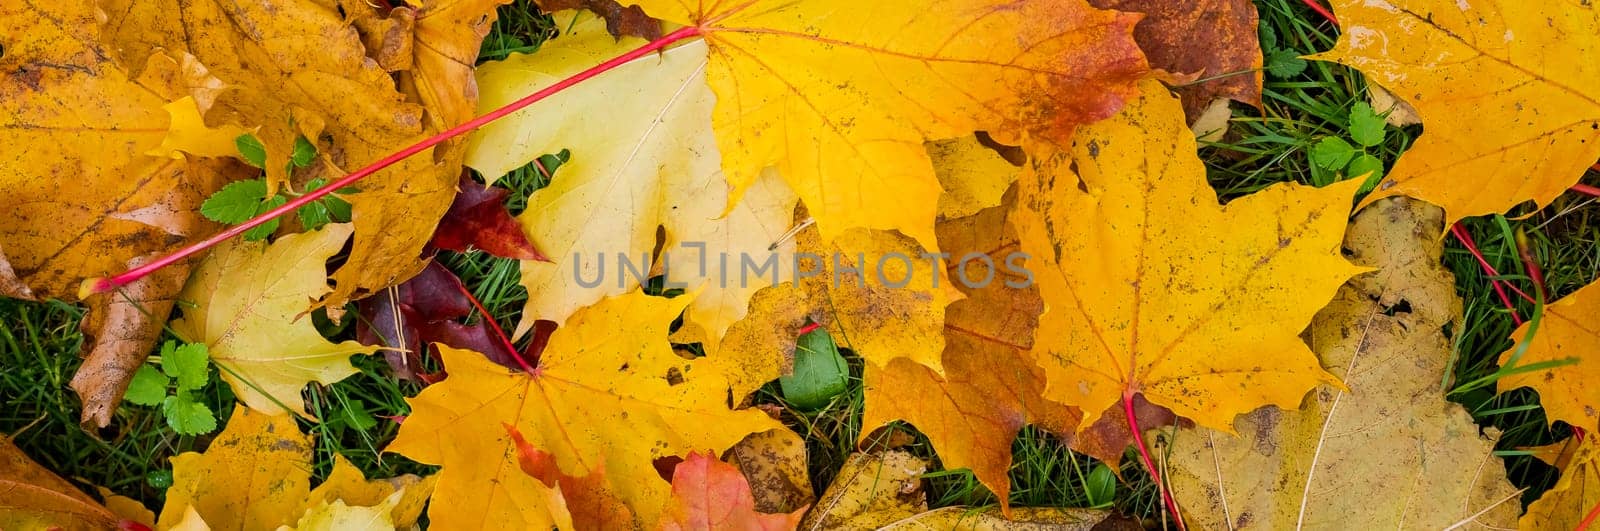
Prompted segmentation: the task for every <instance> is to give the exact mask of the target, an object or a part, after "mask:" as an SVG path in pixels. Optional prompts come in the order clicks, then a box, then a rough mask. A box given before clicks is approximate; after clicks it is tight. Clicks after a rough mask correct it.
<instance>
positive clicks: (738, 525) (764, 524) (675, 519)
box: [660, 452, 806, 531]
mask: <svg viewBox="0 0 1600 531" xmlns="http://www.w3.org/2000/svg"><path fill="white" fill-rule="evenodd" d="M755 505H756V501H755V497H754V496H753V495H752V494H751V493H750V484H749V483H747V482H746V481H745V478H744V476H743V475H741V474H740V473H739V469H738V468H734V466H733V465H730V464H727V463H724V462H722V461H718V460H717V458H716V456H715V455H714V454H703V453H699V452H690V453H689V457H687V458H685V459H684V460H683V461H682V462H680V463H678V466H677V467H675V468H674V469H673V472H672V500H671V501H670V502H668V504H667V506H666V508H664V509H662V511H661V524H660V529H662V530H663V531H690V530H698V529H747V530H752V531H757V530H769V531H782V530H786V529H794V528H795V526H796V525H798V524H799V523H800V517H801V515H803V514H805V512H806V507H801V508H799V509H796V510H794V511H793V512H790V513H779V514H766V513H761V512H757V511H756V506H755Z"/></svg>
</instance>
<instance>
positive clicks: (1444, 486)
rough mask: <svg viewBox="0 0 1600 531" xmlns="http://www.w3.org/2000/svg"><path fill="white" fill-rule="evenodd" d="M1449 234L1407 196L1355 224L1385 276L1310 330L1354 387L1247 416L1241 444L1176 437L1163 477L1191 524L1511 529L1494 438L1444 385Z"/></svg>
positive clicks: (1367, 281)
mask: <svg viewBox="0 0 1600 531" xmlns="http://www.w3.org/2000/svg"><path fill="white" fill-rule="evenodd" d="M1442 231H1443V213H1442V212H1441V211H1440V210H1439V209H1437V208H1434V207H1432V206H1428V205H1426V204H1424V203H1422V202H1420V201H1411V200H1403V199H1393V200H1387V201H1381V202H1378V203H1376V204H1374V205H1372V206H1370V207H1368V208H1366V209H1365V210H1363V211H1362V212H1361V214H1360V215H1359V216H1357V217H1356V219H1355V221H1354V222H1353V223H1352V224H1351V226H1350V229H1349V234H1348V236H1347V237H1346V239H1345V248H1347V249H1349V250H1350V256H1351V260H1353V261H1355V262H1356V263H1358V264H1362V265H1369V266H1374V267H1377V268H1378V270H1377V271H1375V272H1372V273H1367V274H1363V275H1360V276H1357V277H1355V278H1354V279H1351V281H1350V282H1349V283H1348V284H1346V285H1345V287H1344V288H1342V289H1340V291H1339V294H1338V295H1337V296H1336V297H1335V298H1334V300H1333V302H1332V303H1330V304H1329V305H1328V307H1327V308H1324V309H1323V310H1322V311H1321V312H1320V313H1318V314H1317V317H1316V318H1315V319H1314V320H1313V321H1312V322H1311V327H1310V329H1309V330H1308V331H1307V335H1308V337H1309V339H1310V341H1311V344H1312V346H1313V348H1314V349H1315V350H1316V352H1317V354H1318V355H1319V356H1320V357H1321V359H1322V364H1323V365H1324V366H1326V367H1328V370H1330V371H1332V372H1333V373H1334V374H1335V375H1337V376H1339V377H1340V378H1341V379H1342V380H1343V381H1344V383H1345V385H1346V386H1348V390H1346V389H1339V388H1336V387H1333V386H1331V385H1324V386H1322V387H1321V388H1320V389H1319V390H1318V391H1317V392H1316V393H1314V394H1313V395H1312V397H1311V398H1310V399H1309V400H1308V401H1307V404H1306V405H1305V407H1304V408H1303V409H1302V410H1300V411H1279V410H1277V409H1274V408H1263V409H1261V410H1258V411H1256V412H1254V413H1251V414H1249V415H1246V416H1243V417H1240V418H1239V419H1238V421H1237V422H1236V423H1235V425H1234V431H1236V432H1237V433H1238V435H1230V434H1227V433H1221V432H1218V431H1214V430H1185V431H1180V432H1177V433H1176V434H1175V435H1171V436H1170V437H1172V439H1170V440H1171V441H1172V442H1171V444H1172V447H1171V452H1172V453H1171V455H1172V460H1171V461H1170V463H1171V465H1170V468H1169V471H1170V472H1169V474H1168V477H1169V478H1170V481H1171V484H1172V489H1173V492H1174V494H1175V495H1176V497H1177V500H1178V502H1179V504H1181V505H1182V506H1183V509H1184V511H1183V512H1184V516H1185V517H1186V518H1187V519H1188V521H1189V525H1190V527H1191V528H1196V529H1220V528H1234V529H1284V528H1304V529H1394V528H1401V529H1443V528H1446V527H1449V526H1451V525H1454V524H1456V523H1458V522H1463V521H1467V522H1469V524H1474V525H1472V526H1471V527H1485V528H1490V529H1496V528H1499V529H1503V528H1509V527H1511V526H1512V525H1513V522H1514V521H1515V520H1516V518H1517V512H1518V511H1517V502H1516V500H1515V498H1516V494H1517V491H1516V489H1514V488H1513V487H1512V486H1511V484H1510V483H1509V482H1507V481H1506V475H1505V465H1504V464H1503V463H1502V462H1501V460H1500V459H1499V458H1497V457H1495V455H1494V453H1493V451H1494V441H1493V440H1491V439H1490V438H1488V437H1485V436H1483V435H1481V434H1480V433H1479V427H1478V426H1477V424H1475V423H1474V422H1473V419H1472V417H1471V416H1470V415H1468V414H1467V412H1466V411H1465V410H1464V409H1462V408H1461V406H1460V405H1458V404H1455V403H1452V402H1449V401H1448V400H1446V399H1445V398H1444V395H1443V392H1442V391H1441V390H1440V388H1439V381H1440V378H1441V376H1442V374H1443V372H1444V371H1447V370H1448V368H1447V366H1448V364H1449V363H1450V358H1451V354H1450V340H1449V339H1448V338H1447V337H1445V334H1444V331H1443V329H1444V327H1445V326H1447V325H1449V324H1450V323H1452V322H1455V320H1457V319H1459V318H1460V312H1461V301H1460V299H1459V298H1458V297H1457V296H1456V294H1455V279H1454V278H1453V277H1452V276H1451V275H1450V273H1449V271H1448V270H1446V269H1444V267H1443V266H1442V265H1441V264H1440V254H1441V252H1442V251H1443V247H1444V242H1443V241H1441V240H1440V239H1439V237H1438V235H1439V234H1440V233H1441V232H1442Z"/></svg>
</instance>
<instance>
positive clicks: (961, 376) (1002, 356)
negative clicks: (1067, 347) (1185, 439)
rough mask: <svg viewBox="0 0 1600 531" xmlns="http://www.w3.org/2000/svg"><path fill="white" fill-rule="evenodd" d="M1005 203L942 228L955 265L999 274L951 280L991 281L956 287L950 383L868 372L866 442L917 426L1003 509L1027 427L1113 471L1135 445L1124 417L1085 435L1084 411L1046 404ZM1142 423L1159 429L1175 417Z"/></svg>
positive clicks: (1033, 306) (916, 368) (950, 320)
mask: <svg viewBox="0 0 1600 531" xmlns="http://www.w3.org/2000/svg"><path fill="white" fill-rule="evenodd" d="M1006 197H1007V201H1006V203H1005V204H1004V205H1003V206H998V207H992V208H988V209H985V210H983V211H980V212H978V213H977V214H974V215H972V216H967V217H963V218H957V219H951V220H945V221H941V222H940V223H939V246H940V247H941V248H942V249H944V250H945V251H946V252H949V253H951V256H953V257H961V256H965V255H967V254H968V253H977V254H984V255H986V256H991V257H993V258H992V259H993V260H994V264H993V265H992V266H986V265H985V264H984V263H983V262H981V261H973V262H971V264H970V265H971V267H970V268H968V269H970V271H960V272H956V271H953V272H952V275H953V276H966V277H967V278H969V279H983V278H991V281H990V282H988V283H987V285H986V286H983V287H981V288H979V287H977V285H978V283H977V282H971V283H967V282H963V283H958V284H957V287H958V289H960V290H961V292H962V293H964V294H966V295H967V298H965V299H962V300H959V301H956V302H954V303H951V304H950V306H949V307H948V308H946V309H945V314H944V318H945V321H944V330H943V334H944V340H945V343H944V352H943V354H942V356H941V361H942V362H943V364H944V369H945V377H944V378H941V377H940V376H939V375H938V374H937V373H935V372H933V371H932V370H931V369H928V368H927V367H924V366H921V365H919V364H917V363H915V362H913V361H911V360H908V359H897V360H894V361H892V362H890V363H889V364H888V365H887V366H883V367H878V366H868V367H867V368H866V371H865V372H866V375H865V386H866V390H865V393H866V395H865V396H866V409H865V412H864V413H863V414H862V421H861V423H862V426H863V428H865V429H863V430H862V437H863V439H865V438H866V437H867V436H869V435H870V432H871V431H872V429H873V428H877V427H879V426H882V425H884V424H887V423H888V422H890V421H893V420H905V421H907V422H910V423H911V424H912V425H913V426H915V427H916V428H917V430H918V431H920V432H922V433H923V434H924V435H927V436H928V440H929V441H931V442H932V443H933V447H934V450H936V451H937V452H938V453H939V459H940V461H941V462H943V463H944V466H945V467H946V468H970V469H972V472H973V475H975V476H977V478H978V481H980V482H982V483H983V484H984V486H986V487H988V488H989V490H990V491H992V492H994V493H995V497H996V498H997V499H999V501H1000V505H1001V507H1003V508H1004V507H1008V506H1009V497H1010V492H1011V488H1010V479H1009V477H1008V472H1009V471H1010V469H1011V443H1012V440H1014V439H1016V435H1017V432H1018V431H1019V430H1021V429H1022V427H1023V426H1026V425H1029V424H1033V425H1037V426H1039V427H1040V428H1042V429H1045V430H1047V431H1049V432H1051V433H1053V434H1056V435H1057V436H1059V437H1062V438H1064V439H1065V440H1067V441H1069V443H1070V445H1071V446H1072V447H1073V449H1075V450H1078V451H1081V452H1085V453H1087V454H1089V455H1091V456H1094V457H1096V458H1098V459H1101V460H1103V461H1107V462H1110V463H1113V464H1114V463H1116V462H1117V461H1119V460H1120V458H1121V455H1122V452H1123V450H1124V449H1126V448H1127V446H1128V443H1129V442H1130V441H1131V440H1132V433H1130V432H1129V431H1128V428H1127V421H1126V420H1124V418H1123V416H1122V415H1121V414H1118V415H1114V416H1106V417H1102V419H1101V420H1100V424H1101V425H1099V426H1095V427H1093V428H1092V429H1086V430H1083V433H1081V434H1080V433H1078V432H1079V430H1078V423H1079V421H1080V420H1081V419H1082V415H1081V414H1080V413H1079V412H1078V410H1077V409H1076V408H1072V407H1067V406H1065V405H1061V404H1058V403H1055V402H1051V401H1050V400H1046V399H1045V398H1044V397H1043V396H1042V395H1043V392H1044V389H1045V377H1044V370H1043V369H1041V368H1039V366H1038V365H1037V364H1035V363H1034V362H1033V360H1032V358H1030V357H1028V355H1027V352H1028V349H1030V348H1031V347H1032V346H1033V344H1034V330H1035V329H1037V328H1038V323H1039V314H1040V312H1042V311H1043V310H1044V303H1043V301H1042V300H1041V299H1040V298H1039V292H1038V289H1037V288H1034V287H1032V286H1031V285H1030V286H1024V285H1025V284H1026V283H1028V282H1029V281H1030V279H1029V278H1028V277H1027V276H1026V275H1025V274H1024V272H1025V270H1024V271H1021V272H1019V270H1018V269H1016V268H1008V266H1007V265H1006V264H1004V263H1003V262H1002V260H1005V259H1007V258H1008V257H1012V258H1016V259H1018V260H1019V261H1020V258H1021V256H1020V255H1013V253H1015V252H1017V250H1018V243H1017V239H1016V235H1015V233H1014V232H1012V231H1011V230H1009V225H1008V223H1007V218H1008V216H1009V215H1010V213H1011V209H1012V207H1013V205H1014V204H1015V201H1014V194H1010V195H1007V196H1006ZM1012 265H1017V264H1012ZM1117 407H1118V408H1120V406H1117ZM1119 411H1120V409H1119ZM1142 421H1144V422H1145V424H1143V425H1145V426H1159V425H1161V424H1165V423H1167V422H1170V421H1171V418H1170V416H1168V417H1167V418H1165V419H1161V418H1156V417H1154V416H1152V417H1149V418H1144V419H1142Z"/></svg>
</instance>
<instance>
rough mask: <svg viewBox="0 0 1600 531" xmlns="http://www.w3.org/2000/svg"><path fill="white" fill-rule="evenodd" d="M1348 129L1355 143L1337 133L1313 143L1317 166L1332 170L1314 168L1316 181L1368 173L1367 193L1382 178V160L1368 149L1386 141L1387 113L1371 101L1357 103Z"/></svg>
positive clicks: (1365, 189)
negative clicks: (1374, 109)
mask: <svg viewBox="0 0 1600 531" xmlns="http://www.w3.org/2000/svg"><path fill="white" fill-rule="evenodd" d="M1347 132H1348V133H1349V134H1350V139H1351V140H1354V141H1355V143H1354V144H1351V143H1350V141H1347V140H1345V139H1343V138H1340V137H1337V136H1327V137H1323V138H1322V140H1319V141H1317V144H1316V145H1315V146H1312V147H1311V163H1312V164H1313V165H1315V167H1316V168H1317V169H1318V170H1323V171H1325V172H1331V173H1322V172H1314V173H1313V176H1312V177H1313V181H1314V182H1315V183H1316V184H1319V185H1321V184H1327V183H1331V182H1334V181H1338V180H1342V179H1346V178H1350V177H1361V176H1366V180H1365V182H1363V183H1362V184H1361V191H1360V193H1362V194H1365V193H1367V192H1370V191H1372V188H1373V187H1375V186H1377V185H1378V181H1379V180H1380V179H1382V178H1383V160H1381V159H1379V158H1378V157H1377V156H1374V155H1373V154H1371V153H1368V152H1367V150H1369V149H1372V148H1375V147H1377V146H1379V145H1381V144H1383V137H1384V117H1383V115H1380V114H1378V113H1377V112H1375V111H1373V110H1372V105H1369V104H1367V103H1366V102H1361V103H1357V104H1355V105H1354V106H1352V107H1351V108H1350V120H1349V122H1348V128H1347ZM1318 173H1320V174H1318Z"/></svg>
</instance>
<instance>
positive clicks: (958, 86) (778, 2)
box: [637, 0, 1147, 249]
mask: <svg viewBox="0 0 1600 531" xmlns="http://www.w3.org/2000/svg"><path fill="white" fill-rule="evenodd" d="M637 4H638V5H639V6H640V7H643V8H644V10H645V12H646V13H648V14H650V15H651V16H654V17H657V18H661V19H663V20H666V21H668V22H673V23H677V24H684V25H688V26H694V27H696V29H697V30H698V32H699V34H700V35H702V36H703V37H704V40H705V42H706V43H707V45H708V49H707V52H708V54H709V57H710V64H709V66H708V67H707V74H706V77H707V79H708V81H709V82H710V84H711V87H712V88H713V89H714V90H715V91H716V93H717V101H718V104H717V106H716V110H715V112H714V114H713V125H714V128H715V129H716V136H717V143H718V145H719V146H720V147H721V148H722V153H723V162H722V167H723V168H724V169H725V171H726V173H727V178H728V182H730V183H732V184H733V185H734V189H735V190H734V193H733V196H732V197H733V198H734V199H735V200H737V199H739V198H740V197H742V196H743V194H744V191H745V190H747V189H749V188H750V187H751V186H752V185H754V184H755V183H757V182H759V180H760V178H761V176H762V172H763V170H764V169H765V168H767V167H770V166H776V167H777V169H778V172H779V173H780V174H781V175H782V176H783V178H784V179H785V180H786V181H788V183H789V185H790V187H791V188H793V189H794V190H795V192H797V193H798V194H799V196H800V198H801V199H802V200H803V201H804V202H805V204H806V206H807V207H808V208H810V210H811V213H812V215H813V216H815V217H816V219H817V223H818V225H819V226H820V227H821V228H822V231H823V232H822V235H823V239H824V240H825V241H831V240H833V238H834V237H836V236H838V235H840V234H842V233H843V232H844V231H845V230H846V229H850V228H852V227H866V228H871V229H883V230H887V229H899V230H900V231H901V232H903V233H905V234H906V235H908V236H911V237H912V238H914V239H915V240H916V241H918V242H920V243H922V244H923V246H924V247H927V248H929V249H933V248H934V245H935V236H934V230H933V223H934V214H935V210H934V209H935V205H936V203H937V199H938V195H939V186H938V181H937V180H936V179H935V177H934V171H933V166H932V164H931V163H930V161H929V159H928V155H927V152H926V151H925V150H924V149H923V142H925V141H928V140H939V139H944V138H952V137H956V136H960V135H964V134H968V133H971V132H973V131H979V130H983V131H1008V132H1024V131H1026V132H1028V133H1031V134H1035V135H1041V136H1045V137H1049V138H1053V139H1056V140H1060V141H1065V139H1066V138H1068V137H1069V136H1070V134H1071V130H1072V128H1073V127H1075V126H1077V125H1078V124H1081V123H1086V122H1091V121H1094V120H1098V119H1102V118H1106V117H1108V116H1110V115H1112V114H1114V113H1115V112H1116V110H1117V108H1118V107H1120V106H1121V104H1122V101H1123V100H1124V99H1125V98H1127V97H1129V96H1131V95H1133V93H1134V92H1135V89H1134V86H1133V85H1134V81H1135V80H1136V79H1138V78H1139V77H1140V76H1142V75H1144V74H1145V72H1146V70H1147V66H1146V65H1145V61H1144V57H1143V55H1142V54H1141V53H1140V52H1139V50H1138V47H1137V46H1136V45H1135V44H1134V43H1133V39H1132V37H1131V33H1132V29H1133V24H1134V22H1135V21H1136V20H1137V16H1136V15H1132V14H1127V13H1116V12H1111V11H1100V10H1096V9H1092V8H1090V7H1089V6H1088V4H1087V3H1085V2H1083V1H1082V0H1047V1H1037V2H1024V3H1016V2H996V1H993V0H944V1H938V2H931V3H930V2H925V1H912V0H896V1H883V2H874V3H872V4H871V5H870V6H863V5H859V4H856V3H852V2H847V1H840V0H833V1H815V2H790V1H788V0H755V1H751V2H713V3H700V4H694V3H689V2H680V1H676V0H644V1H641V2H637ZM891 207H892V208H891Z"/></svg>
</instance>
